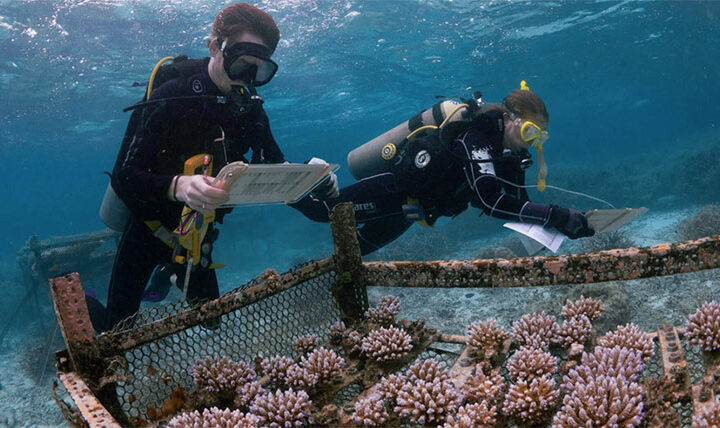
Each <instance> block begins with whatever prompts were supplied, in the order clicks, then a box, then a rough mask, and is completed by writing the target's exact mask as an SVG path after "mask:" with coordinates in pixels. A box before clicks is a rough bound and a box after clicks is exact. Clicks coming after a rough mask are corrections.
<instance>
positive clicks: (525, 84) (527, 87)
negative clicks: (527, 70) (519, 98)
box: [520, 80, 530, 91]
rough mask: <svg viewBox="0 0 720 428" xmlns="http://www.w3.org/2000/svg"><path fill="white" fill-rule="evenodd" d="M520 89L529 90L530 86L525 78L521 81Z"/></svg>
mask: <svg viewBox="0 0 720 428" xmlns="http://www.w3.org/2000/svg"><path fill="white" fill-rule="evenodd" d="M520 90H522V91H529V90H530V87H529V86H528V85H527V83H526V82H525V81H524V80H523V81H522V82H520Z"/></svg>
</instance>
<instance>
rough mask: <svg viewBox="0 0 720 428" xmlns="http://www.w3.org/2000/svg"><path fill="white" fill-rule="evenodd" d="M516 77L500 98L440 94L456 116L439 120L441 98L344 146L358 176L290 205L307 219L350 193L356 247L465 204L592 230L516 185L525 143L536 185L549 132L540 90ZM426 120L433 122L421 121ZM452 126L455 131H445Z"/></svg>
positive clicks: (579, 216)
mask: <svg viewBox="0 0 720 428" xmlns="http://www.w3.org/2000/svg"><path fill="white" fill-rule="evenodd" d="M522 85H523V89H521V90H515V91H512V92H511V93H510V94H509V95H508V96H507V97H506V98H505V99H504V100H503V102H502V105H500V106H498V105H487V104H484V103H482V102H480V101H478V100H469V101H466V102H467V104H465V105H464V107H462V104H458V103H454V102H451V101H446V102H445V103H449V104H450V105H451V106H460V107H458V108H459V109H464V110H466V111H464V112H463V113H464V116H462V117H463V118H464V120H460V121H457V122H450V123H448V126H447V127H443V124H441V122H443V118H444V117H445V116H448V119H449V117H452V116H453V115H455V113H456V112H457V110H458V108H456V109H455V111H453V112H452V113H450V114H449V115H444V113H443V111H442V108H445V107H442V106H441V105H442V104H443V103H439V104H436V106H435V107H434V108H433V109H432V111H429V110H428V111H425V112H423V113H421V114H420V115H418V116H416V117H414V118H413V119H411V120H410V121H408V122H406V123H405V124H402V125H399V126H398V127H396V128H395V129H393V130H391V131H388V132H387V133H386V134H383V136H380V137H378V138H376V139H374V140H372V141H370V142H368V143H366V144H365V145H363V146H361V147H359V148H358V149H356V150H354V151H353V152H351V153H350V155H349V156H348V164H349V165H350V169H351V171H353V174H354V175H355V176H356V178H360V180H359V181H357V182H356V183H354V184H352V185H350V186H348V187H344V188H342V189H340V196H339V197H338V198H334V199H329V200H320V199H318V198H316V197H314V196H313V195H310V196H308V197H306V198H304V199H302V200H301V201H299V202H298V203H297V204H295V205H294V207H295V208H296V209H298V210H300V211H301V212H303V213H304V214H305V215H306V216H308V217H309V218H311V219H313V220H315V221H320V222H326V221H328V215H329V211H330V209H331V208H332V207H333V206H334V205H335V204H337V203H340V202H346V201H352V202H353V203H354V205H355V217H356V221H357V223H358V239H359V241H360V247H361V251H362V253H363V254H368V253H371V252H373V251H375V250H377V249H379V248H381V247H383V246H384V245H387V244H388V243H390V242H392V241H393V240H394V239H396V238H398V237H399V236H400V235H402V233H403V232H405V231H406V230H407V229H408V228H409V227H410V226H411V225H412V224H413V223H414V222H416V221H417V222H422V223H424V224H426V225H433V224H434V223H435V221H437V219H438V217H441V216H449V217H454V216H456V215H458V214H460V213H461V212H463V211H464V210H465V209H467V207H468V205H472V206H473V207H476V208H479V209H481V210H482V211H483V212H484V213H485V214H488V215H491V216H493V217H497V218H501V219H505V220H512V221H517V222H523V223H532V224H539V225H542V226H546V227H554V228H556V229H557V230H558V231H560V232H562V233H564V234H565V235H567V236H568V237H569V238H571V239H576V238H581V237H586V236H592V235H593V234H594V230H593V229H592V228H591V227H589V226H588V222H587V218H586V217H585V215H584V214H583V213H581V212H579V211H576V210H574V209H571V208H561V207H558V206H554V205H545V204H538V203H534V202H530V200H529V198H528V194H527V191H526V190H525V186H524V185H525V169H527V168H528V167H529V166H530V165H531V162H532V161H531V159H530V154H529V152H528V149H529V148H530V146H535V147H536V149H537V151H538V155H539V160H540V165H539V173H538V187H539V188H540V190H544V185H545V184H544V179H545V175H546V173H547V170H546V168H545V163H544V157H543V155H542V144H543V143H544V142H545V141H546V140H547V138H548V136H549V134H548V133H547V131H546V128H547V124H548V120H549V117H548V113H547V109H546V108H545V104H544V103H543V101H542V100H541V99H540V97H538V96H537V95H536V94H535V93H533V92H531V91H530V90H529V88H527V87H526V85H525V82H524V81H523V84H522ZM439 106H440V107H439ZM456 117H460V115H458V116H456ZM428 121H430V122H433V123H435V124H436V125H439V126H432V125H425V126H423V124H424V123H425V124H427V122H428ZM446 122H447V120H446ZM468 122H469V123H468ZM425 128H429V129H431V130H432V131H431V132H425V131H424V129H425ZM453 128H454V129H455V131H458V130H460V129H462V131H460V132H459V133H457V132H455V133H453V131H452V129H453ZM402 130H404V134H405V135H407V133H408V131H413V132H411V133H410V135H408V137H406V138H404V139H403V140H402V142H401V143H399V144H393V143H386V142H387V139H392V138H396V136H397V134H398V132H401V131H402ZM422 132H425V134H424V135H423V134H422ZM413 134H417V135H419V136H414V135H413ZM385 135H387V136H388V137H384V136H385ZM383 138H385V140H383ZM376 140H377V141H379V143H378V142H376ZM385 143H386V144H385ZM365 146H367V147H365ZM368 153H371V155H368ZM378 153H381V155H382V159H381V156H380V155H378ZM370 157H372V159H371V160H368V159H370ZM363 163H370V164H371V165H370V166H367V165H365V164H363Z"/></svg>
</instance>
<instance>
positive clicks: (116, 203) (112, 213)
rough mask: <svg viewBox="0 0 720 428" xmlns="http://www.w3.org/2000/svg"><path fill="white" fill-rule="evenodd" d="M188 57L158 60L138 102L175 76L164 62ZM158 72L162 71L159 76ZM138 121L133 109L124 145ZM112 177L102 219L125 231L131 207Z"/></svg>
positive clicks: (104, 199)
mask: <svg viewBox="0 0 720 428" xmlns="http://www.w3.org/2000/svg"><path fill="white" fill-rule="evenodd" d="M186 59H187V56H185V55H180V56H178V57H175V58H173V57H171V56H168V57H165V58H163V59H161V60H160V61H158V63H157V64H155V67H154V68H153V71H152V73H151V74H150V80H149V81H148V84H147V90H146V92H145V96H144V97H143V99H142V100H141V101H140V102H139V103H138V104H141V103H143V102H147V101H148V100H149V99H150V93H151V92H152V90H153V89H154V87H157V86H159V85H160V84H162V83H163V82H164V81H167V80H169V79H170V78H172V77H174V75H175V73H176V72H175V70H170V69H168V66H166V67H163V68H162V69H161V66H162V64H163V63H164V62H166V61H171V60H172V61H173V65H174V64H175V63H176V62H180V61H184V60H186ZM170 67H172V66H170ZM158 72H160V75H159V76H158ZM156 77H159V79H158V80H159V82H156ZM136 121H137V114H136V112H134V111H133V114H132V116H131V117H130V121H129V122H128V126H127V129H126V130H125V137H124V138H123V146H126V144H127V143H128V142H129V138H128V137H129V133H130V132H134V131H135V123H136ZM123 149H125V147H121V152H124V151H125V150H123ZM117 162H118V161H117V160H116V162H115V163H116V164H117ZM113 172H115V171H113ZM108 175H110V174H108ZM110 178H111V180H110V182H109V183H108V185H107V188H106V189H105V196H104V197H103V200H102V203H101V204H100V219H101V220H102V222H103V223H105V226H107V227H109V228H110V229H111V230H114V231H116V232H123V231H124V230H125V225H127V222H128V220H129V219H130V209H129V208H128V207H127V205H126V204H125V202H124V201H123V200H122V199H120V197H119V196H118V195H117V193H115V189H113V186H112V175H110Z"/></svg>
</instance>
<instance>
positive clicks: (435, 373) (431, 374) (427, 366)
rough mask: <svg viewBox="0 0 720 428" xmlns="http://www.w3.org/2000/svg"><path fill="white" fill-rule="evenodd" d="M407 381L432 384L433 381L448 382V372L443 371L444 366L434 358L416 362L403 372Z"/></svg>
mask: <svg viewBox="0 0 720 428" xmlns="http://www.w3.org/2000/svg"><path fill="white" fill-rule="evenodd" d="M405 376H407V378H408V381H409V382H410V383H413V382H415V381H418V380H423V381H426V382H432V381H433V380H434V379H439V380H448V379H449V378H450V372H448V370H447V369H445V366H444V365H443V363H441V362H440V361H438V360H436V359H434V358H428V359H426V360H422V361H420V360H417V361H415V363H413V365H412V366H410V367H409V368H408V369H407V370H406V371H405Z"/></svg>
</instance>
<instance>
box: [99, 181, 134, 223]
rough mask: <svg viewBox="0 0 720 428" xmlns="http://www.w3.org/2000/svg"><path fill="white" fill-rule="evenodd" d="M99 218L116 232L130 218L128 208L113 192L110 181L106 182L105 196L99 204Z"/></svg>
mask: <svg viewBox="0 0 720 428" xmlns="http://www.w3.org/2000/svg"><path fill="white" fill-rule="evenodd" d="M100 219H101V220H102V221H103V223H105V226H107V227H109V228H110V229H112V230H114V231H116V232H123V231H124V230H125V225H126V224H127V222H128V220H129V219H130V209H129V208H128V207H127V205H125V202H123V200H122V199H120V197H119V196H118V195H117V193H115V189H113V188H112V184H111V183H108V185H107V189H105V196H104V197H103V200H102V203H101V204H100Z"/></svg>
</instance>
